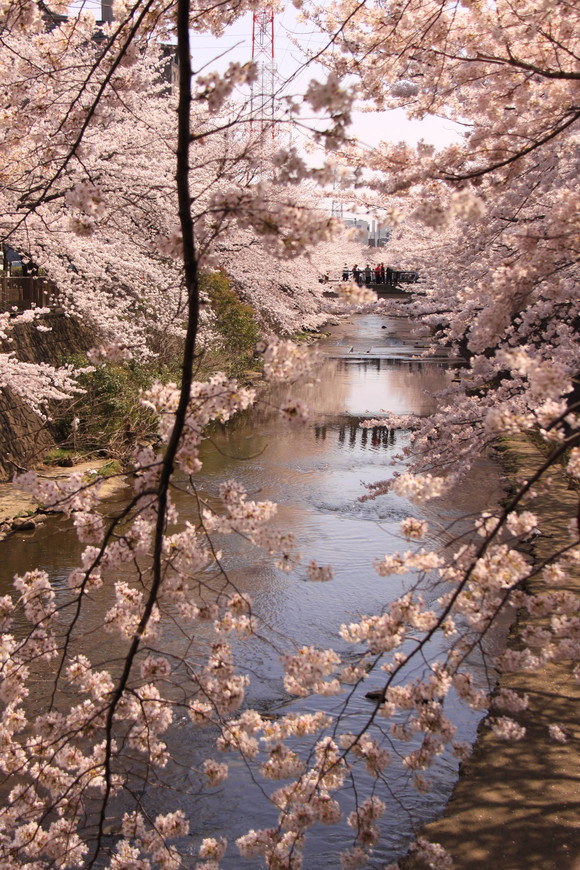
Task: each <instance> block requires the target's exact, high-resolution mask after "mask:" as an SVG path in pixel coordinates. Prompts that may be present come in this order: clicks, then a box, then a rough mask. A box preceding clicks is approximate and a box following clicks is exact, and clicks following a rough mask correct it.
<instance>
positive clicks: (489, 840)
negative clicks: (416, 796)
mask: <svg viewBox="0 0 580 870" xmlns="http://www.w3.org/2000/svg"><path fill="white" fill-rule="evenodd" d="M543 458H544V457H543V456H542V454H541V453H540V452H539V450H538V449H537V448H536V447H535V446H534V445H533V443H532V442H530V441H529V440H528V439H526V438H524V437H521V438H518V439H514V440H513V441H512V443H511V446H510V448H509V453H508V459H509V461H510V462H511V463H513V464H514V465H515V466H517V472H516V473H517V475H518V476H521V477H528V476H529V475H531V473H532V471H533V470H534V469H535V468H537V466H538V464H539V462H540V461H541V460H542V459H543ZM551 477H552V483H551V484H550V487H549V491H548V492H547V493H544V494H541V495H539V496H538V497H537V498H536V500H535V502H534V504H533V506H531V508H530V509H532V510H534V512H535V513H536V514H537V515H539V517H540V528H541V530H542V534H541V535H539V536H538V537H537V538H536V539H535V541H534V546H533V555H534V557H535V559H536V560H537V561H541V560H542V559H544V558H546V557H547V556H548V555H549V554H550V553H551V552H554V550H556V549H557V548H558V546H560V545H562V546H565V545H566V544H569V542H570V537H569V534H568V524H569V522H570V519H571V517H573V516H575V514H576V511H577V503H578V493H577V491H576V490H571V489H569V488H568V486H569V481H568V478H567V477H566V475H565V473H564V471H563V469H561V468H560V467H556V468H555V469H554V470H553V472H552V473H551ZM543 588H544V585H543V583H542V581H541V578H534V579H533V580H532V581H531V582H530V583H529V591H530V592H531V593H532V594H534V593H538V592H541V591H542V589H543ZM563 588H567V589H570V590H572V591H574V592H576V593H580V573H576V574H574V575H572V576H571V577H570V578H569V581H568V582H567V584H566V585H565V586H564V587H563ZM541 623H542V620H541V619H540V618H537V619H530V618H528V617H526V618H522V617H519V618H518V619H517V620H516V622H515V623H514V625H513V627H512V630H511V632H510V638H509V644H510V646H516V647H517V645H518V641H519V638H520V637H521V634H522V632H523V631H524V629H525V628H526V626H527V625H538V624H541ZM572 668H573V663H572V662H569V661H566V662H558V663H550V664H549V665H547V666H546V667H544V668H542V669H541V670H538V671H532V672H524V671H521V672H516V673H510V674H503V675H501V677H500V680H499V687H500V688H508V689H513V690H515V691H517V692H520V693H525V694H527V695H528V696H529V706H528V708H527V709H526V710H524V711H523V712H521V713H519V714H516V715H514V717H513V718H515V719H517V721H518V722H519V723H520V724H521V725H523V726H524V727H525V728H526V736H525V738H524V739H523V740H521V741H519V742H515V743H514V742H510V743H507V742H505V741H502V740H500V739H499V738H497V737H496V736H495V735H494V734H493V732H492V731H490V730H489V728H488V727H487V726H486V725H485V724H484V723H482V725H481V726H480V729H479V732H478V739H477V742H476V744H475V747H474V750H473V753H472V755H471V757H470V758H469V759H468V760H467V761H466V762H465V763H464V764H463V765H462V767H461V770H460V774H459V779H458V782H457V784H456V786H455V788H454V791H453V794H452V797H451V800H450V801H449V803H448V805H447V808H446V810H445V813H444V815H443V817H442V818H441V819H439V820H437V821H434V822H432V823H431V824H428V825H426V826H425V827H424V828H423V829H422V830H421V832H420V836H422V837H425V838H426V839H428V840H429V841H431V842H436V843H440V844H441V845H442V846H443V847H444V848H445V849H446V850H447V852H448V853H449V854H450V855H451V857H452V859H453V863H454V867H455V868H456V870H484V868H485V870H489V868H494V867H501V868H502V870H524V868H525V870H579V868H580V813H579V810H580V752H579V751H578V749H579V746H580V723H579V721H578V709H579V705H580V684H579V683H578V682H577V681H576V680H575V679H574V676H573V674H572ZM552 724H557V725H559V726H560V727H561V728H562V729H563V730H564V731H565V733H566V734H567V742H566V743H559V742H557V741H555V740H553V739H551V737H550V735H549V731H548V728H549V726H550V725H552ZM426 866H427V865H425V864H424V863H423V862H421V861H419V860H418V859H417V858H416V857H415V856H413V855H409V856H408V857H407V858H406V859H405V860H404V861H402V862H401V867H403V868H404V870H419V868H421V870H422V868H424V867H426Z"/></svg>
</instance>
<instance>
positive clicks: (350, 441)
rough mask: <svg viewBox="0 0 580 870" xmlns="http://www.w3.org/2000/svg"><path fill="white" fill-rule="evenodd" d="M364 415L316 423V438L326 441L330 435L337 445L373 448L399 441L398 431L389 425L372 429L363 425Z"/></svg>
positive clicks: (390, 445) (380, 447)
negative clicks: (342, 420) (334, 422)
mask: <svg viewBox="0 0 580 870" xmlns="http://www.w3.org/2000/svg"><path fill="white" fill-rule="evenodd" d="M362 422H363V418H362V417H348V418H345V421H344V422H343V423H339V424H334V425H333V424H326V423H323V424H316V425H315V426H314V427H313V431H314V438H315V439H316V440H317V441H319V440H320V441H326V437H327V435H328V437H329V438H330V439H331V440H332V441H336V444H337V446H338V447H339V448H340V447H344V448H350V449H351V450H353V449H354V448H355V447H363V448H364V447H369V448H370V449H372V450H380V449H386V448H389V447H393V446H394V445H395V444H396V443H397V432H396V430H395V429H389V428H388V427H387V426H373V427H372V428H371V429H367V428H363V427H361V423H362Z"/></svg>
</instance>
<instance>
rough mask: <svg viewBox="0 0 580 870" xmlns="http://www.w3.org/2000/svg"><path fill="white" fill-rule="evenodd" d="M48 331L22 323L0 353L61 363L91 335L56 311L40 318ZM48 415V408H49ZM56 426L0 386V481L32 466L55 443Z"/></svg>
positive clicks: (0, 344) (0, 346) (86, 345)
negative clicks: (10, 353) (12, 353)
mask: <svg viewBox="0 0 580 870" xmlns="http://www.w3.org/2000/svg"><path fill="white" fill-rule="evenodd" d="M41 322H42V324H43V325H44V326H49V327H50V330H51V331H50V332H44V331H42V332H40V331H39V330H37V329H36V328H35V325H34V323H26V324H21V325H19V326H18V327H16V329H15V330H14V331H13V332H12V333H11V337H12V341H10V342H0V353H9V352H11V351H13V352H14V353H15V355H16V357H17V358H18V359H19V360H21V361H22V362H30V363H40V362H45V363H49V364H51V365H55V366H58V365H61V364H62V362H63V360H64V359H65V358H67V357H69V356H70V355H71V354H73V353H80V352H83V351H86V350H88V349H89V348H90V347H92V345H93V344H94V336H93V335H92V334H91V333H90V332H89V331H88V330H87V329H86V327H85V326H84V325H83V324H82V323H81V322H80V321H78V320H74V319H73V318H70V317H66V316H65V315H64V314H62V313H59V312H53V313H51V314H47V315H44V316H43V317H42V318H41ZM48 413H49V415H50V409H48ZM55 434H56V431H55V428H54V426H53V425H52V424H51V423H50V422H45V421H43V420H42V419H41V418H40V417H38V416H37V415H36V414H35V413H34V412H33V411H31V409H30V408H29V407H28V406H27V405H26V404H25V403H24V402H23V401H22V400H21V399H20V398H19V397H18V396H17V395H15V394H14V393H13V392H12V391H11V390H9V389H7V388H2V389H0V480H10V479H11V478H12V475H13V474H14V472H15V471H19V470H22V469H25V468H32V467H33V466H34V465H35V464H37V463H38V462H40V461H41V460H42V457H43V456H44V455H45V454H46V453H47V451H49V450H51V449H52V448H53V447H54V446H55V443H56V442H55Z"/></svg>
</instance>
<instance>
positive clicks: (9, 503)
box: [0, 459, 127, 540]
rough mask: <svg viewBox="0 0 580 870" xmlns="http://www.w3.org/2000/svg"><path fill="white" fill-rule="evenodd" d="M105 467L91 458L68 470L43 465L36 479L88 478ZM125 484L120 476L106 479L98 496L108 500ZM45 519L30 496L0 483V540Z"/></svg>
mask: <svg viewBox="0 0 580 870" xmlns="http://www.w3.org/2000/svg"><path fill="white" fill-rule="evenodd" d="M107 465H110V460H108V459H93V460H91V461H87V462H78V463H76V464H75V465H73V466H72V467H70V468H60V467H56V466H43V467H40V468H37V469H36V470H37V473H38V475H39V476H40V477H45V478H49V479H51V480H57V479H59V478H66V477H69V476H70V475H71V474H72V473H80V474H86V475H87V476H89V475H91V474H92V473H95V472H98V471H99V470H101V469H103V468H104V467H105V466H107ZM126 485H127V481H126V478H125V476H124V475H123V474H114V475H112V476H110V477H106V478H104V479H103V482H102V484H101V494H102V497H103V498H108V497H109V496H111V495H113V494H114V493H116V492H118V491H120V490H122V489H123V488H124V487H125V486H126ZM45 516H46V514H45V513H44V511H43V508H42V505H40V504H39V503H38V502H37V501H36V499H34V498H33V497H32V496H31V495H29V494H28V493H26V492H23V491H22V490H19V489H17V487H15V486H14V484H13V483H0V540H2V538H5V537H6V535H8V534H9V533H10V532H12V531H34V529H36V528H38V526H39V525H41V524H42V523H43V521H44V519H45Z"/></svg>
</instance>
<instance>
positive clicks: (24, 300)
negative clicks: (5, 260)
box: [0, 275, 58, 311]
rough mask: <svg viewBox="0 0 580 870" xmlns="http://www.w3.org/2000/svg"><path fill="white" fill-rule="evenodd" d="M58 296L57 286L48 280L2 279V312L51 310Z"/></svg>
mask: <svg viewBox="0 0 580 870" xmlns="http://www.w3.org/2000/svg"><path fill="white" fill-rule="evenodd" d="M57 296H58V288H57V286H56V284H55V283H54V281H49V280H48V279H47V278H34V277H28V276H27V277H11V276H8V275H2V276H1V277H0V311H10V310H11V309H12V308H17V309H18V310H21V311H22V310H25V309H26V308H49V307H52V306H54V304H55V301H56V299H57Z"/></svg>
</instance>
